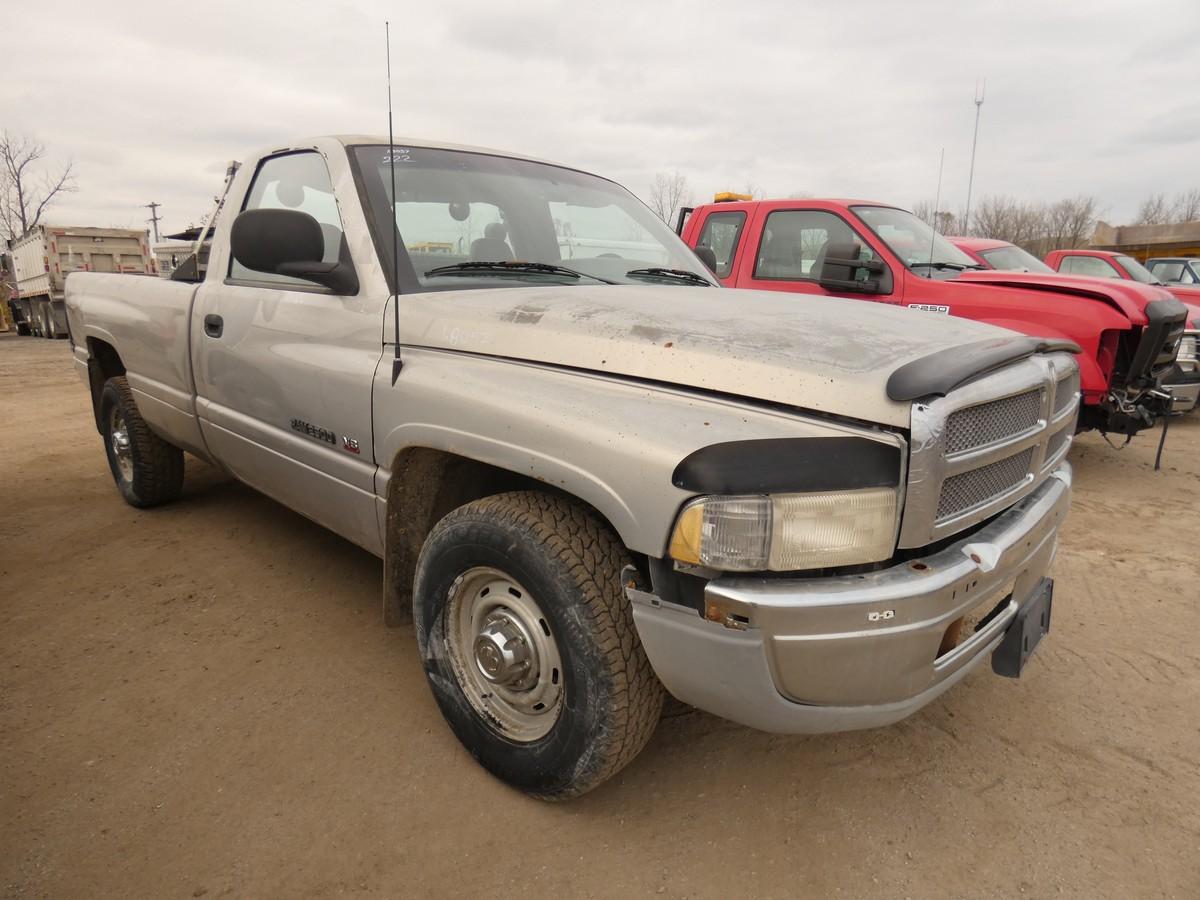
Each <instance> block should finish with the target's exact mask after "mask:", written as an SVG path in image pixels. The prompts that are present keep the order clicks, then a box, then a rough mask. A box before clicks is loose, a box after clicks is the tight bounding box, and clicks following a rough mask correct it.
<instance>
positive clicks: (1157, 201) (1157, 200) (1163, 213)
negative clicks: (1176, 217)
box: [1133, 194, 1171, 225]
mask: <svg viewBox="0 0 1200 900" xmlns="http://www.w3.org/2000/svg"><path fill="white" fill-rule="evenodd" d="M1170 218H1171V210H1170V208H1169V206H1168V205H1167V198H1166V195H1165V194H1151V195H1150V196H1149V197H1147V198H1146V199H1145V200H1143V201H1142V205H1141V206H1139V207H1138V214H1137V218H1136V219H1134V222H1133V224H1134V225H1162V224H1163V223H1165V222H1167V221H1168V220H1169V219H1170Z"/></svg>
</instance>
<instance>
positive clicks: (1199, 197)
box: [1171, 188, 1200, 222]
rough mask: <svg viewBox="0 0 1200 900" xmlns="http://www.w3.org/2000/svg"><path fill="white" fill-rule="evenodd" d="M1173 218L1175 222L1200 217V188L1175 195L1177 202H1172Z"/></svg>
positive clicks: (1193, 219) (1188, 220)
mask: <svg viewBox="0 0 1200 900" xmlns="http://www.w3.org/2000/svg"><path fill="white" fill-rule="evenodd" d="M1171 219H1172V221H1175V222H1194V221H1195V220H1196V219H1200V188H1192V189H1191V190H1190V191H1184V192H1183V193H1180V194H1176V195H1175V202H1174V203H1172V204H1171Z"/></svg>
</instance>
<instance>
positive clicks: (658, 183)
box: [650, 172, 695, 227]
mask: <svg viewBox="0 0 1200 900" xmlns="http://www.w3.org/2000/svg"><path fill="white" fill-rule="evenodd" d="M694 204H695V200H694V199H693V195H692V190H691V188H690V187H689V185H688V180H687V178H686V177H685V176H683V175H680V174H679V173H678V172H673V173H667V172H659V173H658V174H657V175H655V176H654V181H653V182H651V184H650V208H651V209H652V210H654V213H655V215H657V216H658V217H659V218H660V219H662V220H663V221H664V222H666V223H667V224H668V225H670V226H671V227H674V226H675V220H676V218H677V217H678V216H679V210H680V208H682V207H684V206H692V205H694Z"/></svg>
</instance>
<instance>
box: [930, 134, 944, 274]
mask: <svg viewBox="0 0 1200 900" xmlns="http://www.w3.org/2000/svg"><path fill="white" fill-rule="evenodd" d="M945 164H946V148H945V147H943V148H942V156H941V159H939V160H938V183H937V191H936V192H935V193H934V195H933V216H932V218H933V221H932V222H930V223H929V228H930V231H929V266H930V268H929V277H930V278H932V277H933V242H934V239H935V238H936V237H937V230H938V227H937V222H938V204H939V203H941V202H942V167H943V166H944V165H945Z"/></svg>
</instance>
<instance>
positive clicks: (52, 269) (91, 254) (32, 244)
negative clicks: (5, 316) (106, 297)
mask: <svg viewBox="0 0 1200 900" xmlns="http://www.w3.org/2000/svg"><path fill="white" fill-rule="evenodd" d="M8 245H9V250H10V252H11V254H12V259H13V268H14V276H15V280H16V291H15V292H14V293H13V294H12V296H10V297H9V299H8V306H9V309H10V310H11V312H12V317H13V320H14V321H15V323H16V327H17V333H18V334H32V335H37V336H41V337H47V338H59V337H66V336H67V314H66V309H65V308H64V306H63V292H64V290H65V285H66V280H67V276H68V275H70V274H71V273H72V272H109V273H123V274H132V275H149V274H151V272H152V267H151V264H150V248H149V232H148V231H146V230H145V229H141V230H138V229H136V228H93V227H91V226H87V225H36V226H34V227H33V228H31V229H30V230H29V231H28V232H26V233H25V234H24V235H22V236H21V237H19V238H16V239H14V240H10V241H9V242H8Z"/></svg>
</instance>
